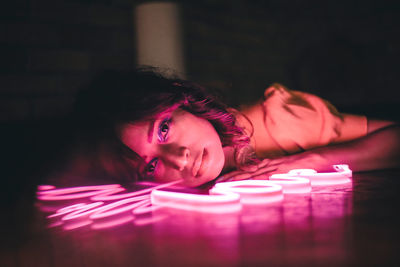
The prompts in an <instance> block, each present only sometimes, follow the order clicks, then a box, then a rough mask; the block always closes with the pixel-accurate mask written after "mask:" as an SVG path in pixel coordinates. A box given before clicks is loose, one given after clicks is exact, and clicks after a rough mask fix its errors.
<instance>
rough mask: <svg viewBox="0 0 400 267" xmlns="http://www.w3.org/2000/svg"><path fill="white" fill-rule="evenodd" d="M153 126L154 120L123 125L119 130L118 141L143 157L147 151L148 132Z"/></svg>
mask: <svg viewBox="0 0 400 267" xmlns="http://www.w3.org/2000/svg"><path fill="white" fill-rule="evenodd" d="M153 124H154V120H152V121H143V122H135V123H127V124H124V125H122V126H121V127H120V128H119V136H120V139H121V141H122V142H123V143H124V144H125V145H126V146H128V147H129V148H130V149H132V150H133V151H135V152H136V153H137V154H139V156H141V157H143V156H144V155H145V154H146V149H148V145H149V142H148V132H149V129H151V127H152V126H153Z"/></svg>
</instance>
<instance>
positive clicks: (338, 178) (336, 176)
mask: <svg viewBox="0 0 400 267" xmlns="http://www.w3.org/2000/svg"><path fill="white" fill-rule="evenodd" d="M333 168H334V169H335V170H336V172H325V173H324V172H322V173H318V172H316V171H315V170H312V169H296V170H291V171H289V172H288V175H289V176H291V177H304V178H308V179H310V181H311V185H312V186H316V185H335V184H344V183H349V182H351V179H350V178H351V177H352V171H351V170H350V168H349V166H348V165H346V164H340V165H333ZM272 176H274V175H272Z"/></svg>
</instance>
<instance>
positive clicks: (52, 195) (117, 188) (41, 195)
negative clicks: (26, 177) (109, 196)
mask: <svg viewBox="0 0 400 267" xmlns="http://www.w3.org/2000/svg"><path fill="white" fill-rule="evenodd" d="M39 188H42V187H41V186H39ZM124 190H125V189H124V188H122V187H121V185H119V184H109V185H94V186H78V187H69V188H61V189H52V190H46V191H38V192H37V195H38V197H37V198H38V199H39V200H44V201H58V200H73V199H79V198H87V197H91V196H96V195H99V194H106V193H111V192H112V193H116V192H121V191H124Z"/></svg>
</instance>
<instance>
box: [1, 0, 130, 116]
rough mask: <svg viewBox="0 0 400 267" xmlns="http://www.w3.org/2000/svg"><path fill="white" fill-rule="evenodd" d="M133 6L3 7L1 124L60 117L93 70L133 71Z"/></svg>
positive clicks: (44, 0) (39, 0) (18, 0)
mask: <svg viewBox="0 0 400 267" xmlns="http://www.w3.org/2000/svg"><path fill="white" fill-rule="evenodd" d="M132 6H133V2H132V1H89V0H88V1H74V0H57V1H50V0H15V1H8V3H7V5H6V6H2V9H1V17H0V18H1V26H0V27H1V31H0V34H1V38H0V56H1V60H0V85H1V86H0V106H1V109H0V120H1V121H21V120H22V121H31V120H39V119H49V118H57V117H61V116H63V115H65V114H67V113H68V111H69V110H70V108H71V105H72V103H73V98H74V95H75V93H76V91H77V90H78V88H79V87H80V86H81V85H82V84H84V83H85V82H86V81H87V80H88V79H89V78H90V77H91V75H92V74H93V73H94V72H95V71H97V70H99V69H103V68H112V69H127V68H132V66H133V62H134V53H133V51H134V42H133V27H132V17H131V16H132V15H131V13H132Z"/></svg>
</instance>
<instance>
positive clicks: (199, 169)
mask: <svg viewBox="0 0 400 267" xmlns="http://www.w3.org/2000/svg"><path fill="white" fill-rule="evenodd" d="M207 158H208V153H207V150H206V149H203V151H202V152H201V155H200V156H199V157H198V159H197V160H196V162H195V163H194V166H193V169H192V175H193V177H199V176H201V175H202V174H203V173H204V170H205V169H204V166H205V161H206V160H207Z"/></svg>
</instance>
